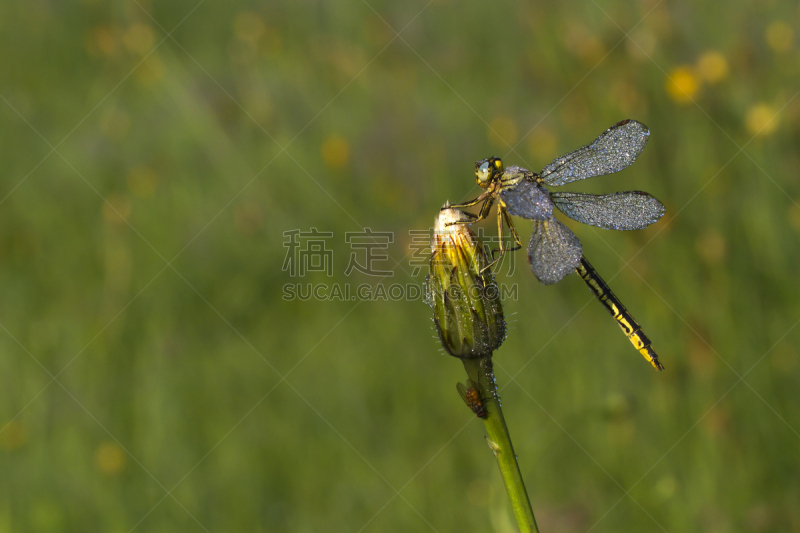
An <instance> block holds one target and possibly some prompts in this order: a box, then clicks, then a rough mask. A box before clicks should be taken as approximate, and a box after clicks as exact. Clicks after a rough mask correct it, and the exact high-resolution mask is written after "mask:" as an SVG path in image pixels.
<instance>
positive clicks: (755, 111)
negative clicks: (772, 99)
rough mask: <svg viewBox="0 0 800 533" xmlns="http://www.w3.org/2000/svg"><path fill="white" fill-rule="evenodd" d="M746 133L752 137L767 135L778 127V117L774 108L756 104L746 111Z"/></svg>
mask: <svg viewBox="0 0 800 533" xmlns="http://www.w3.org/2000/svg"><path fill="white" fill-rule="evenodd" d="M745 122H746V124H747V131H749V132H750V133H751V134H753V135H769V134H770V133H772V132H773V131H775V129H776V128H777V127H778V122H779V121H778V116H777V113H776V111H775V108H774V107H772V106H770V105H768V104H765V103H758V104H756V105H754V106H752V107H751V108H750V109H748V110H747V118H746V119H745Z"/></svg>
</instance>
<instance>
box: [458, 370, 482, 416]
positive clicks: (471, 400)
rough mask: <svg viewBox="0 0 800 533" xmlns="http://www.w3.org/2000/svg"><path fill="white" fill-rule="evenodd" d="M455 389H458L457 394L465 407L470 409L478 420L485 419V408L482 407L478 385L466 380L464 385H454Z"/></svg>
mask: <svg viewBox="0 0 800 533" xmlns="http://www.w3.org/2000/svg"><path fill="white" fill-rule="evenodd" d="M456 389H458V394H460V395H461V399H462V400H464V403H465V404H467V407H469V408H470V409H472V412H473V413H475V415H476V416H477V417H478V418H486V414H487V413H486V407H485V406H484V405H483V400H482V399H481V393H480V391H479V390H478V385H477V384H476V383H475V382H474V381H472V380H471V379H468V380H467V384H466V385H464V384H463V383H456Z"/></svg>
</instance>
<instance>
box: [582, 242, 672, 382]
mask: <svg viewBox="0 0 800 533" xmlns="http://www.w3.org/2000/svg"><path fill="white" fill-rule="evenodd" d="M575 270H576V271H577V272H578V274H579V275H580V277H581V278H583V281H585V282H586V284H587V285H588V286H589V288H590V289H592V292H593V293H594V295H595V296H596V297H597V299H598V300H600V302H601V303H602V304H603V305H604V306H605V307H606V309H608V312H609V313H611V316H613V317H614V320H616V321H617V324H619V327H620V328H622V332H623V333H625V336H626V337H628V339H629V340H630V341H631V343H632V344H633V346H634V347H635V348H636V349H637V350H638V351H639V353H640V354H642V356H644V358H645V359H647V360H648V361H649V362H650V364H651V365H653V366H654V367H655V368H657V369H658V370H664V366H663V365H662V364H661V362H660V361H659V360H658V354H656V352H655V350H653V347H652V346H651V345H650V339H648V338H647V335H645V334H644V332H643V331H642V327H641V326H640V325H639V324H638V323H637V322H636V320H635V319H634V318H633V316H632V315H631V314H630V313H629V312H628V310H627V309H625V306H624V305H622V302H620V301H619V298H617V297H616V295H615V294H614V293H613V292H611V289H610V288H609V287H608V285H606V282H605V281H603V278H601V277H600V275H599V274H598V273H597V271H596V270H595V269H594V267H592V265H591V264H589V261H587V260H586V258H585V257H582V258H581V262H580V264H579V265H578V266H577V267H576V268H575Z"/></svg>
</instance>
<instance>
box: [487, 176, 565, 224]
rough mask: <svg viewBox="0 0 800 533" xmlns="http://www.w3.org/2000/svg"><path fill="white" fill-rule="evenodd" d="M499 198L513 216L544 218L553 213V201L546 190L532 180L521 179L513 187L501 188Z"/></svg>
mask: <svg viewBox="0 0 800 533" xmlns="http://www.w3.org/2000/svg"><path fill="white" fill-rule="evenodd" d="M500 198H501V199H502V200H503V202H504V203H505V204H506V209H507V210H508V212H509V213H510V214H512V215H514V216H515V217H522V218H527V219H528V220H544V219H546V218H548V217H549V216H550V215H551V214H552V213H553V202H552V201H551V200H550V197H549V196H548V195H547V191H546V190H545V189H544V187H542V186H541V185H539V184H538V183H536V182H533V181H521V182H519V184H517V185H516V186H515V187H513V188H510V189H505V190H503V191H502V192H500Z"/></svg>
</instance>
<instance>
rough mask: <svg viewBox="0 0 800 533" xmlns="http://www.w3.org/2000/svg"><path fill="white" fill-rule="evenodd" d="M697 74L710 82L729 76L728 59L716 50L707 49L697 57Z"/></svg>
mask: <svg viewBox="0 0 800 533" xmlns="http://www.w3.org/2000/svg"><path fill="white" fill-rule="evenodd" d="M696 71H697V75H698V76H699V77H701V78H702V79H703V81H705V82H708V83H717V82H719V81H722V80H724V79H725V78H726V77H727V76H728V61H727V60H726V59H725V56H724V55H722V54H721V53H720V52H717V51H716V50H706V51H705V52H703V53H702V55H701V56H700V57H699V58H698V59H697V67H696Z"/></svg>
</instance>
